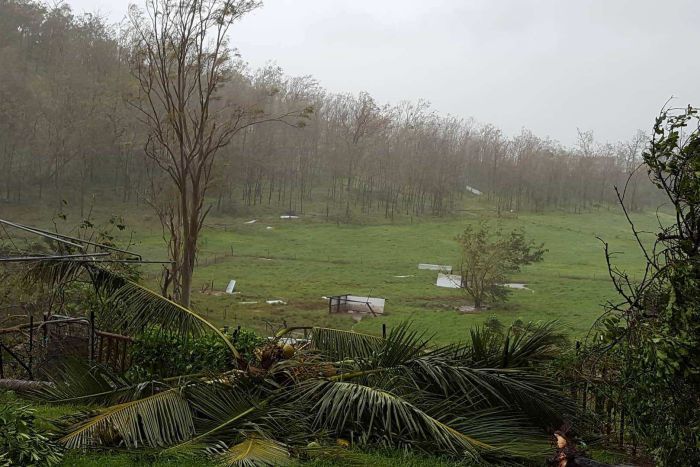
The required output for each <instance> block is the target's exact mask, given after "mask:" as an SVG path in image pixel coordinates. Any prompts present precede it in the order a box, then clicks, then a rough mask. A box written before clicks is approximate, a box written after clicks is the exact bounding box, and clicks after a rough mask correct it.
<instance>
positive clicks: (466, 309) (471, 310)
mask: <svg viewBox="0 0 700 467" xmlns="http://www.w3.org/2000/svg"><path fill="white" fill-rule="evenodd" d="M457 311H459V312H460V313H476V312H478V311H479V310H477V309H476V308H474V306H473V305H464V306H460V307H459V308H457Z"/></svg>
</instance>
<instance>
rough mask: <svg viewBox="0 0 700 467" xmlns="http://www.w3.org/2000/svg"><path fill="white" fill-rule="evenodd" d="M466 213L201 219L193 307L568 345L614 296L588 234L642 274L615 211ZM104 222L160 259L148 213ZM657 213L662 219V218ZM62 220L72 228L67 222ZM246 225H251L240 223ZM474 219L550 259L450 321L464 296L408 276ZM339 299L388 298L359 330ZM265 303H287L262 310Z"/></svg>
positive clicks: (239, 316) (651, 226) (478, 209)
mask: <svg viewBox="0 0 700 467" xmlns="http://www.w3.org/2000/svg"><path fill="white" fill-rule="evenodd" d="M465 208H466V209H465V210H464V211H461V213H460V214H459V215H455V216H452V217H449V218H429V217H426V218H420V219H419V218H409V217H404V218H402V219H400V220H398V221H396V222H394V223H389V222H387V221H386V220H384V219H381V218H365V219H363V223H362V224H340V223H336V222H328V221H327V220H326V219H325V218H324V217H323V216H314V215H313V214H307V215H304V216H302V217H301V218H300V219H295V220H282V219H280V218H279V214H272V213H270V212H267V213H264V214H262V215H258V216H255V215H252V216H251V217H229V216H211V217H210V218H209V219H208V227H207V228H206V229H205V231H204V233H203V236H202V240H201V243H200V254H199V266H198V267H197V270H196V273H195V281H194V284H195V287H194V289H195V290H194V293H193V309H195V311H197V312H199V313H200V314H202V315H204V316H206V317H207V318H208V319H210V320H211V321H212V322H214V323H216V324H217V325H220V326H223V325H229V326H236V325H241V326H243V327H251V328H255V329H257V330H258V331H261V332H269V331H270V327H273V328H275V327H281V326H282V325H283V323H286V324H287V325H289V326H311V325H319V326H336V327H340V328H345V329H350V328H352V329H355V330H357V331H362V332H369V333H375V334H376V333H380V332H381V327H382V324H383V323H386V325H387V326H389V327H391V326H394V325H396V324H398V323H400V322H402V321H405V320H411V321H412V322H413V323H415V325H416V326H417V327H419V328H421V329H425V330H426V331H428V332H429V333H432V334H435V339H436V340H437V341H439V342H449V341H454V340H460V339H464V338H465V336H466V335H467V331H468V329H469V327H471V326H472V325H474V324H477V323H480V322H482V321H484V320H485V319H487V318H488V317H490V316H496V317H498V318H499V319H500V320H501V321H503V322H505V323H509V322H511V321H513V320H516V319H522V320H523V321H541V320H553V319H557V320H559V321H560V322H561V324H562V326H563V327H564V328H565V329H566V330H568V331H569V333H570V335H571V336H572V337H575V338H579V337H581V336H584V335H585V333H586V332H587V331H588V329H589V328H590V326H591V324H592V323H593V321H594V320H595V319H596V317H597V316H599V315H600V313H601V310H602V307H601V305H602V304H603V303H605V302H606V300H608V299H614V298H615V293H614V290H613V288H612V286H611V283H610V280H609V277H608V275H607V268H606V265H605V258H604V255H603V247H602V244H601V242H600V241H599V240H597V239H596V236H599V237H601V238H603V239H605V240H606V241H608V242H609V243H610V245H611V249H612V250H613V251H616V252H619V254H618V255H617V257H616V261H617V263H618V264H619V265H620V266H621V267H622V268H624V269H627V270H629V271H631V272H633V273H634V272H638V271H640V270H641V267H642V265H643V262H642V261H641V257H640V255H639V253H638V249H637V247H636V244H635V241H634V239H633V237H632V236H631V234H630V230H629V227H628V225H627V223H626V221H625V219H624V217H623V216H622V215H621V213H620V212H619V210H618V209H617V208H615V207H611V208H610V209H606V208H602V209H600V210H597V211H591V212H587V213H583V214H572V213H565V212H548V213H541V214H533V213H521V214H518V215H514V214H508V216H507V217H500V218H499V217H497V216H496V214H495V212H494V210H492V209H490V206H489V205H488V203H485V202H476V201H474V200H472V201H471V202H467V205H466V206H465ZM120 211H124V212H123V213H122V212H120ZM108 213H109V214H113V213H117V214H120V213H121V214H124V216H125V218H126V220H127V223H128V226H129V229H130V230H132V231H133V238H134V240H135V245H134V246H133V248H132V249H133V250H135V251H138V252H140V253H142V254H144V257H146V258H148V259H163V258H164V256H165V248H164V242H163V239H162V236H161V231H160V226H159V224H158V222H157V220H156V218H155V216H154V215H153V214H152V213H151V212H149V211H147V210H143V211H138V210H136V211H134V210H130V209H123V208H120V207H119V206H112V207H111V208H109V209H105V210H103V211H97V217H98V218H99V217H100V215H102V216H106V215H107V214H108ZM12 214H14V217H13V218H15V219H18V218H19V219H21V220H23V221H25V222H28V223H33V224H35V225H36V224H39V225H44V226H46V222H45V221H44V222H41V220H42V219H44V220H45V219H46V218H47V215H46V213H43V214H42V213H41V212H40V211H34V212H32V213H31V214H27V213H26V212H25V211H21V212H20V211H19V210H17V211H16V212H15V213H10V214H9V215H8V217H10V216H11V215H12ZM656 216H657V214H656V213H653V212H647V213H640V214H637V215H636V216H635V222H636V223H637V226H638V228H641V229H642V230H647V231H652V232H653V231H655V230H657V229H656V228H655V226H656V224H657V217H656ZM659 216H660V220H661V221H662V222H664V218H665V215H664V214H659ZM49 218H50V216H49ZM72 219H73V222H76V221H77V218H76V216H72ZM251 219H257V222H256V223H254V224H246V223H245V222H247V221H249V220H251ZM481 220H489V221H491V222H494V223H500V224H501V225H502V227H503V228H504V229H511V228H523V229H524V230H525V231H526V233H527V235H528V236H529V237H530V238H532V239H534V240H535V241H536V242H544V244H545V247H546V248H547V249H548V250H549V251H548V252H547V254H546V255H545V258H544V261H543V262H542V263H538V264H535V265H532V266H527V267H525V268H524V269H523V271H522V272H521V273H520V274H518V275H516V276H514V277H512V281H513V282H524V283H527V285H528V287H529V288H530V289H532V291H529V290H515V291H513V292H512V293H511V295H510V299H509V300H508V301H507V302H506V303H503V304H497V305H494V306H492V307H491V308H490V309H489V310H486V311H482V312H479V313H474V314H460V313H458V312H457V311H456V307H458V306H460V305H464V304H468V303H470V299H469V298H468V297H466V296H465V295H464V293H463V292H462V291H461V290H456V289H443V288H438V287H436V286H435V280H436V277H437V273H436V272H435V271H425V270H418V269H417V264H418V263H439V264H451V265H453V266H455V267H458V261H459V251H458V246H457V244H456V242H455V241H454V237H455V236H456V235H457V234H458V233H459V232H460V231H461V230H462V229H463V228H464V226H465V225H466V224H468V223H475V222H479V221H481ZM69 221H70V217H69ZM649 238H651V236H649ZM144 272H145V279H146V281H147V282H151V284H153V285H155V283H156V278H157V276H158V274H157V266H150V267H146V268H145V271H144ZM395 276H410V277H403V278H399V277H395ZM230 279H236V281H237V285H236V290H237V291H238V292H239V293H238V294H236V295H228V294H223V293H221V292H222V291H223V290H224V289H225V287H226V285H227V284H228V281H229V280H230ZM205 284H213V290H208V291H204V292H202V289H203V286H204V285H205ZM344 293H351V294H356V295H372V296H378V297H384V298H386V299H387V304H386V309H385V310H386V311H385V315H383V316H381V317H377V318H372V317H368V318H365V319H363V320H362V321H361V322H358V323H356V322H355V321H353V319H352V318H351V317H350V316H347V315H329V313H328V311H327V310H328V308H327V301H326V300H324V299H323V298H322V297H323V296H328V295H335V294H344ZM271 299H279V300H283V301H285V302H287V304H286V305H278V306H274V305H268V304H267V303H265V301H266V300H271ZM246 302H257V303H246Z"/></svg>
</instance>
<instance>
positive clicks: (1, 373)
mask: <svg viewBox="0 0 700 467" xmlns="http://www.w3.org/2000/svg"><path fill="white" fill-rule="evenodd" d="M2 352H3V349H2V343H0V379H5V366H4V364H3V362H2Z"/></svg>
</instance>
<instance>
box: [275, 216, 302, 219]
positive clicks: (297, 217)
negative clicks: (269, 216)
mask: <svg viewBox="0 0 700 467" xmlns="http://www.w3.org/2000/svg"><path fill="white" fill-rule="evenodd" d="M280 219H299V216H289V215H287V216H280Z"/></svg>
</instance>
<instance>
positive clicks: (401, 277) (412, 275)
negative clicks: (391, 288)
mask: <svg viewBox="0 0 700 467" xmlns="http://www.w3.org/2000/svg"><path fill="white" fill-rule="evenodd" d="M394 277H398V278H399V279H403V278H405V277H416V275H415V274H409V275H407V276H394Z"/></svg>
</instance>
